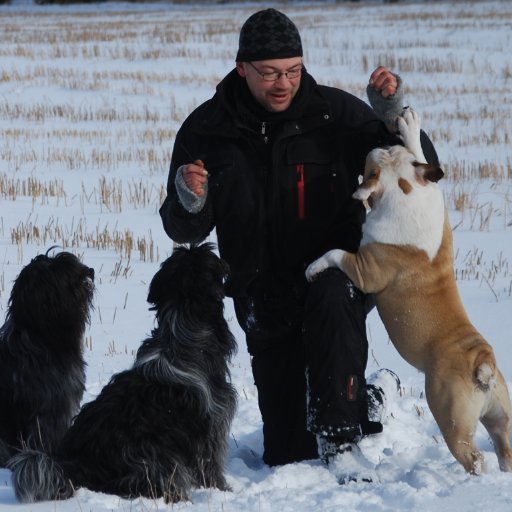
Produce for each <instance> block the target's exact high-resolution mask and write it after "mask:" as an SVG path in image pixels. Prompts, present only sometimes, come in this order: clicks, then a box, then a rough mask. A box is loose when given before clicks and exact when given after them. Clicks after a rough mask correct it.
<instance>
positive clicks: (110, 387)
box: [9, 244, 236, 502]
mask: <svg viewBox="0 0 512 512" xmlns="http://www.w3.org/2000/svg"><path fill="white" fill-rule="evenodd" d="M227 274H228V267H227V265H226V263H225V262H223V261H222V260H221V259H219V258H218V257H217V256H216V255H215V254H214V253H213V252H212V245H211V244H203V245H200V246H192V247H191V248H190V249H186V248H184V247H179V248H176V249H175V250H174V252H173V254H172V256H171V257H170V258H168V259H167V260H166V261H165V262H164V263H163V264H162V266H161V268H160V270H159V271H158V272H157V273H156V275H155V276H154V277H153V279H152V281H151V284H150V287H149V295H148V302H150V303H151V304H153V305H154V307H153V308H152V309H154V310H156V318H157V327H156V328H155V329H154V330H153V331H152V333H151V337H150V338H148V339H146V340H145V341H144V342H143V343H142V345H141V346H140V348H139V350H138V352H137V355H136V358H135V362H134V364H133V367H132V368H131V369H129V370H125V371H123V372H121V373H119V374H117V375H114V376H113V377H112V379H111V381H110V382H109V383H108V384H107V385H106V386H105V387H104V388H103V390H102V391H101V393H100V395H99V396H98V397H97V398H96V399H95V400H94V401H93V402H90V403H88V404H86V405H85V406H84V407H83V408H82V410H81V412H80V413H79V415H78V416H77V417H76V419H75V421H74V423H73V425H72V427H71V428H70V429H69V431H68V433H67V434H66V436H65V437H64V439H63V442H62V443H61V445H60V447H59V449H58V450H57V455H56V456H55V457H48V456H46V455H45V454H44V453H41V452H35V451H27V452H24V453H22V454H20V455H18V456H16V457H15V458H13V459H11V461H10V464H9V467H10V469H11V470H12V472H13V475H12V482H13V486H14V488H15V492H16V495H17V497H18V499H19V500H20V501H22V502H34V501H40V500H52V499H63V498H68V497H70V496H72V494H73V492H74V490H75V489H77V488H79V487H87V488H89V489H91V490H95V491H101V492H106V493H109V494H116V495H119V496H121V497H124V498H130V499H131V498H136V497H138V496H144V497H148V498H160V497H163V498H164V499H165V501H166V502H176V501H179V500H187V499H188V492H189V491H190V489H192V488H194V487H217V488H218V489H222V490H227V489H228V486H227V483H226V480H225V478H224V460H225V456H226V453H227V447H228V434H229V429H230V426H231V421H232V419H233V416H234V413H235V407H236V392H235V389H234V387H233V386H232V385H231V383H230V380H229V368H228V362H229V360H230V357H231V356H232V354H233V353H234V352H235V349H236V344H235V340H234V337H233V335H232V334H231V332H230V330H229V328H228V325H227V323H226V320H225V319H224V315H223V311H224V304H223V298H224V279H225V278H226V277H227Z"/></svg>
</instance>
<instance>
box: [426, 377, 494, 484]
mask: <svg viewBox="0 0 512 512" xmlns="http://www.w3.org/2000/svg"><path fill="white" fill-rule="evenodd" d="M472 391H473V390H472V389H469V388H467V387H466V385H465V384H464V383H462V382H459V386H454V382H453V380H452V381H451V382H447V381H446V380H443V379H437V382H436V383H435V384H433V385H432V384H431V385H430V386H428V385H427V386H426V395H427V401H428V404H429V407H430V410H431V411H432V414H433V415H434V418H435V420H436V422H437V424H438V426H439V428H440V429H441V432H442V434H443V437H444V439H445V441H446V445H447V446H448V449H449V450H450V452H451V453H452V455H453V456H454V457H455V458H456V459H457V460H458V461H459V462H460V463H461V464H462V466H464V469H465V470H466V471H467V472H468V473H471V474H473V475H480V474H482V473H484V472H485V466H484V457H483V454H482V453H481V452H480V450H478V448H477V446H476V445H475V442H474V435H475V431H476V427H477V424H478V420H479V415H480V411H481V410H482V406H483V393H480V394H479V395H481V397H480V396H479V395H477V396H475V393H474V392H472Z"/></svg>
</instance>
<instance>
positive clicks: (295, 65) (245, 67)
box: [236, 57, 302, 112]
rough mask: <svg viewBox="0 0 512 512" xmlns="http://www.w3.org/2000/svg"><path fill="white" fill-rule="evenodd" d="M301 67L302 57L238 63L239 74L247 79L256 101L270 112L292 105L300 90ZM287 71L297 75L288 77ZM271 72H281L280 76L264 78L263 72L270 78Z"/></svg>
mask: <svg viewBox="0 0 512 512" xmlns="http://www.w3.org/2000/svg"><path fill="white" fill-rule="evenodd" d="M301 68H302V58H301V57H291V58H289V59H270V60H259V61H255V62H237V63H236V69H237V71H238V74H239V75H240V76H241V77H243V78H245V79H246V81H247V86H248V87H249V90H250V91H251V93H252V95H253V96H254V98H255V99H256V101H257V102H258V103H259V104H260V105H261V106H262V107H263V108H265V109H266V110H268V111H269V112H284V111H285V110H286V109H287V108H288V107H289V106H290V104H291V102H292V100H293V98H294V97H295V95H296V94H297V91H298V90H299V85H300V77H301V74H300V72H299V73H297V71H298V70H300V69H301ZM287 72H291V74H292V76H293V75H294V74H295V75H297V76H296V77H295V78H287V77H286V75H285V74H284V73H287ZM294 72H295V73H294ZM271 73H280V75H279V78H277V79H276V80H264V78H263V76H262V74H264V75H265V78H269V76H268V75H270V74H271ZM271 76H272V75H270V77H271Z"/></svg>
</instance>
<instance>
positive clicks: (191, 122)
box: [160, 70, 437, 297]
mask: <svg viewBox="0 0 512 512" xmlns="http://www.w3.org/2000/svg"><path fill="white" fill-rule="evenodd" d="M422 135H423V137H422V144H423V146H424V153H425V155H426V157H427V160H429V161H430V162H432V163H437V155H436V153H435V150H434V148H433V146H432V144H431V142H430V140H428V138H427V137H426V136H424V134H422ZM397 143H400V141H399V140H398V139H397V138H396V137H395V136H392V135H391V134H390V133H389V132H388V130H387V129H386V128H385V125H384V124H383V123H382V122H381V121H379V120H378V119H377V118H376V116H375V113H374V112H373V110H372V109H371V108H370V107H369V106H368V105H367V104H366V103H364V102H363V101H361V100H359V99H358V98H356V97H355V96H352V95H351V94H349V93H347V92H344V91H342V90H339V89H335V88H332V87H326V86H321V85H318V84H316V82H315V81H314V79H313V78H312V77H311V75H309V74H308V73H307V72H306V71H304V72H303V75H302V78H301V86H300V88H299V91H298V93H297V95H296V97H295V98H294V100H293V102H292V105H291V106H290V107H289V109H288V110H287V111H285V112H282V113H277V114H276V113H268V112H265V111H263V109H261V108H260V107H259V106H257V105H256V102H255V101H254V100H253V99H252V96H251V95H250V93H249V91H248V89H247V86H246V84H245V80H243V79H241V78H240V77H238V74H237V73H236V70H233V71H232V72H231V73H230V74H228V75H227V76H226V78H225V79H224V80H223V81H222V82H221V83H220V84H219V85H218V87H217V91H216V94H215V95H214V96H213V98H212V99H210V100H208V101H206V102H205V103H203V104H202V105H201V106H199V107H198V108H197V109H196V110H194V112H192V114H191V115H190V116H189V117H188V118H187V119H186V120H185V122H184V123H183V125H182V127H181V128H180V130H179V132H178V134H177V136H176V141H175V145H174V150H173V156H172V160H171V166H170V172H169V180H168V184H167V194H168V195H167V198H166V199H165V201H164V203H163V205H162V207H161V209H160V215H161V217H162V221H163V225H164V229H165V231H166V233H167V234H168V235H169V236H170V237H171V238H172V239H173V240H174V241H176V242H179V243H190V242H200V241H202V240H203V239H205V238H206V237H207V236H208V234H209V233H210V232H211V231H212V229H213V228H216V230H217V241H218V247H219V253H220V255H221V257H222V258H224V259H225V260H226V261H227V262H228V263H229V265H230V267H231V277H230V280H229V282H228V283H227V286H226V289H227V293H228V295H231V296H235V297H236V296H245V295H246V294H247V293H250V294H253V293H254V291H251V289H253V288H262V289H265V290H267V291H269V290H270V291H273V292H274V293H275V295H276V296H279V295H280V294H281V291H284V290H286V289H289V288H290V287H293V286H299V287H302V285H303V282H304V270H305V268H306V266H307V265H308V264H309V263H310V262H311V261H313V260H314V259H316V258H317V257H319V256H321V255H322V254H324V253H325V252H326V251H327V250H329V249H334V248H340V249H345V250H347V251H351V252H355V251H356V250H357V248H358V246H359V242H360V240H361V227H362V224H363V222H364V218H365V211H364V208H363V205H362V204H361V202H360V201H356V200H354V199H352V197H351V196H352V193H353V192H354V190H355V189H356V188H357V186H358V177H359V175H360V174H362V172H363V170H364V162H365V158H366V155H367V154H368V152H369V151H370V150H371V149H373V148H375V147H378V146H386V145H392V144H397ZM196 159H201V160H202V161H203V162H204V164H205V168H206V169H207V170H208V173H209V178H208V194H207V199H206V203H205V206H204V208H203V209H202V210H201V211H200V212H199V213H196V214H192V213H189V212H187V211H186V210H185V209H184V208H183V206H182V205H181V203H180V201H179V199H178V196H177V193H176V189H175V185H174V180H175V176H176V171H177V169H178V168H179V167H180V166H181V165H183V164H187V163H191V162H193V161H194V160H196Z"/></svg>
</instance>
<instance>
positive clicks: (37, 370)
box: [0, 248, 94, 467]
mask: <svg viewBox="0 0 512 512" xmlns="http://www.w3.org/2000/svg"><path fill="white" fill-rule="evenodd" d="M52 249H53V248H52ZM52 249H49V251H48V252H47V253H46V254H41V255H39V256H36V257H35V258H34V259H33V260H32V261H31V262H30V263H29V264H28V265H27V266H25V267H24V268H23V269H22V270H21V272H20V274H19V275H18V277H17V278H16V280H15V282H14V285H13V288H12V291H11V295H10V298H9V303H8V310H7V316H6V320H5V324H4V325H3V326H2V327H1V328H0V411H2V418H1V419H0V466H2V467H4V466H5V465H6V464H7V460H8V459H9V458H10V457H11V456H12V455H13V454H14V453H16V452H17V451H18V450H19V449H21V448H27V447H28V448H33V449H43V450H45V451H47V452H48V453H53V452H54V450H55V447H56V446H57V444H58V443H59V442H60V441H61V439H62V437H63V436H64V434H65V433H66V431H67V429H68V428H69V425H70V423H71V420H72V418H73V417H74V416H75V414H76V413H77V412H78V410H79V407H80V401H81V400H82V395H83V392H84V389H85V362H84V360H83V335H84V330H85V325H86V322H88V321H89V314H90V311H91V308H92V299H93V293H94V270H93V269H91V268H89V267H86V266H85V265H83V264H82V263H81V262H80V260H79V259H78V258H77V257H76V256H74V255H73V254H71V253H69V252H60V253H57V254H55V255H54V256H49V252H50V251H51V250H52Z"/></svg>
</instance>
